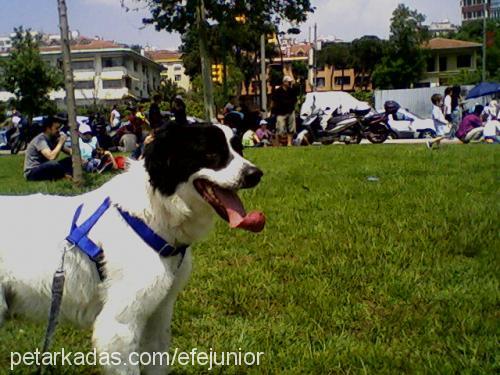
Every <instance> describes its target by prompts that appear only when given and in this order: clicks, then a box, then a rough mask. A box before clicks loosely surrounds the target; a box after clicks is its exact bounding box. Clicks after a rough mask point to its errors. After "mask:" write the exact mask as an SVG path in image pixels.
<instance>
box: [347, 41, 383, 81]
mask: <svg viewBox="0 0 500 375" xmlns="http://www.w3.org/2000/svg"><path fill="white" fill-rule="evenodd" d="M386 47H387V46H386V42H385V41H383V40H381V39H379V38H378V37H376V36H371V35H365V36H363V37H361V38H359V39H355V40H353V42H352V48H351V56H352V67H353V68H354V71H355V73H356V77H361V81H362V83H363V84H362V85H363V87H364V89H365V90H367V89H368V84H369V83H370V82H371V77H372V74H373V71H374V70H375V67H376V66H377V64H379V63H380V62H381V61H382V58H383V56H384V51H385V50H386Z"/></svg>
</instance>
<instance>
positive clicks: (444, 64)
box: [439, 56, 448, 72]
mask: <svg viewBox="0 0 500 375" xmlns="http://www.w3.org/2000/svg"><path fill="white" fill-rule="evenodd" d="M447 70H448V59H447V58H446V56H441V57H440V58H439V71H440V72H446V71H447Z"/></svg>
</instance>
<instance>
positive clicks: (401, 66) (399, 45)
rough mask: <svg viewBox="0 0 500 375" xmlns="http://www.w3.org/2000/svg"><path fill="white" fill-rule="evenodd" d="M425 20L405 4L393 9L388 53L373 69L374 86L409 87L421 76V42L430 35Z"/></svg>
mask: <svg viewBox="0 0 500 375" xmlns="http://www.w3.org/2000/svg"><path fill="white" fill-rule="evenodd" d="M424 21H425V16H424V15H423V14H421V13H418V11H417V10H411V9H410V8H408V7H407V6H406V5H404V4H399V5H398V7H397V8H396V9H395V10H394V12H393V13H392V18H391V34H390V37H389V43H388V51H387V54H386V55H385V56H384V58H383V59H382V61H381V63H380V64H378V65H377V67H376V68H375V70H374V72H373V83H374V85H375V86H377V87H380V88H386V89H388V88H393V89H402V88H409V87H411V86H412V85H413V84H414V83H416V82H418V80H419V79H420V78H421V77H422V74H423V72H424V68H425V63H426V52H425V51H424V50H423V49H422V45H423V44H424V43H425V42H426V41H427V40H429V38H430V34H429V30H428V28H427V27H426V26H424V25H423V23H424Z"/></svg>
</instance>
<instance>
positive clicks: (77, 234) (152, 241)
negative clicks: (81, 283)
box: [66, 197, 188, 278]
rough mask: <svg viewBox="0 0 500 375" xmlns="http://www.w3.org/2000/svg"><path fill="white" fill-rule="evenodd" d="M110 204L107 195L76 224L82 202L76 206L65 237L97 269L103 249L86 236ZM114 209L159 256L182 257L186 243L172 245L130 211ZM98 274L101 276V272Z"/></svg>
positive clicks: (186, 246)
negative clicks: (95, 265) (85, 218)
mask: <svg viewBox="0 0 500 375" xmlns="http://www.w3.org/2000/svg"><path fill="white" fill-rule="evenodd" d="M110 206H111V199H110V198H109V197H107V198H106V199H105V200H104V202H103V203H102V204H101V205H100V206H99V208H98V209H97V210H96V211H95V212H94V213H93V214H92V215H91V216H90V217H89V218H88V219H87V220H86V221H85V222H84V223H83V224H81V225H80V226H77V225H76V222H77V221H78V219H79V217H80V214H81V213H82V209H83V204H81V205H80V206H78V208H77V209H76V211H75V215H74V216H73V221H72V223H71V231H70V234H69V235H68V236H67V237H66V240H67V241H68V242H69V243H71V244H72V245H73V246H78V248H80V250H81V251H83V252H84V253H85V254H87V256H88V257H89V258H90V259H92V261H94V262H95V263H96V264H97V266H98V270H99V269H100V266H99V263H100V261H101V260H102V257H103V250H102V248H101V247H100V246H97V245H96V244H95V243H94V242H93V241H92V240H91V239H90V238H89V237H88V234H89V233H90V231H91V230H92V228H93V227H94V225H95V224H96V223H97V222H98V221H99V219H100V218H101V216H102V215H104V213H105V212H106V211H107V210H108V209H109V207H110ZM116 209H117V210H118V212H119V213H120V215H121V217H122V218H123V219H124V220H125V222H126V223H127V224H128V225H129V226H130V227H131V228H132V229H133V230H134V232H135V233H136V234H137V235H138V236H139V237H140V238H141V239H142V240H143V241H144V242H145V243H146V244H147V245H148V246H149V247H150V248H152V249H153V250H154V251H155V252H157V253H158V255H160V256H161V257H169V256H175V255H178V254H181V255H182V259H183V258H184V255H185V253H186V250H187V248H188V245H183V246H179V247H174V246H172V245H170V244H169V243H168V242H167V241H165V240H164V239H163V238H162V237H160V236H159V235H158V234H156V233H155V232H154V231H153V230H152V229H151V228H150V227H149V226H148V225H147V224H146V223H145V222H144V221H143V220H141V219H139V218H138V217H135V216H132V215H131V214H130V213H128V212H127V211H125V210H123V209H121V208H120V207H118V206H116ZM99 274H100V276H101V278H102V275H101V272H100V273H99Z"/></svg>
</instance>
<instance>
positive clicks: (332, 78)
mask: <svg viewBox="0 0 500 375" xmlns="http://www.w3.org/2000/svg"><path fill="white" fill-rule="evenodd" d="M330 68H331V70H332V72H331V74H330V87H331V88H332V90H334V87H335V82H334V74H335V66H334V65H330Z"/></svg>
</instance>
